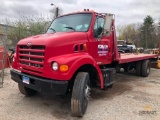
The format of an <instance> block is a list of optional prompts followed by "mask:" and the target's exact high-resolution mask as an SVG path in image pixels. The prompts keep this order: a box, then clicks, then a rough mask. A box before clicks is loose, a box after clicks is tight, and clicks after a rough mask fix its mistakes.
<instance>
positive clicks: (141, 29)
mask: <svg viewBox="0 0 160 120" xmlns="http://www.w3.org/2000/svg"><path fill="white" fill-rule="evenodd" d="M118 33H119V36H118V39H119V40H126V41H127V42H131V43H132V44H135V45H136V46H137V47H143V48H145V49H147V48H150V49H151V48H157V47H158V43H159V42H160V20H159V22H158V23H155V21H154V19H153V18H152V17H151V16H150V15H147V16H146V17H145V18H144V20H143V23H134V24H127V25H121V26H118Z"/></svg>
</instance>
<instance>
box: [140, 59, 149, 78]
mask: <svg viewBox="0 0 160 120" xmlns="http://www.w3.org/2000/svg"><path fill="white" fill-rule="evenodd" d="M150 68H151V63H150V61H149V60H144V61H143V62H142V76H143V77H148V75H149V73H150Z"/></svg>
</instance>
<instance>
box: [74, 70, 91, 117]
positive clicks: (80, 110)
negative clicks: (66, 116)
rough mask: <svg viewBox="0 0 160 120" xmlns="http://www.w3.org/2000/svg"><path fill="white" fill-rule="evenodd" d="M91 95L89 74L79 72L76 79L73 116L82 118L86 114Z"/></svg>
mask: <svg viewBox="0 0 160 120" xmlns="http://www.w3.org/2000/svg"><path fill="white" fill-rule="evenodd" d="M89 95H90V79H89V74H88V73H87V72H79V73H78V74H77V76H76V78H75V81H74V85H73V90H72V98H71V112H72V115H74V116H78V117H82V116H83V115H84V113H85V112H86V109H87V105H88V99H89Z"/></svg>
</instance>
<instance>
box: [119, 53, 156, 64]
mask: <svg viewBox="0 0 160 120" xmlns="http://www.w3.org/2000/svg"><path fill="white" fill-rule="evenodd" d="M157 56H158V55H157V54H131V53H125V54H120V59H119V64H122V63H129V62H134V61H139V60H145V59H150V58H157Z"/></svg>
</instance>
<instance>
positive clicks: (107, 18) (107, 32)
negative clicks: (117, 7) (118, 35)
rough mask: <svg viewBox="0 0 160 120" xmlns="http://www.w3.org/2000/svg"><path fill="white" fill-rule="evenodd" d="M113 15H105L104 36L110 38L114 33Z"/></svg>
mask: <svg viewBox="0 0 160 120" xmlns="http://www.w3.org/2000/svg"><path fill="white" fill-rule="evenodd" d="M113 16H114V15H113V14H105V22H104V31H103V35H105V36H109V35H110V34H111V32H112V21H113Z"/></svg>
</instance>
